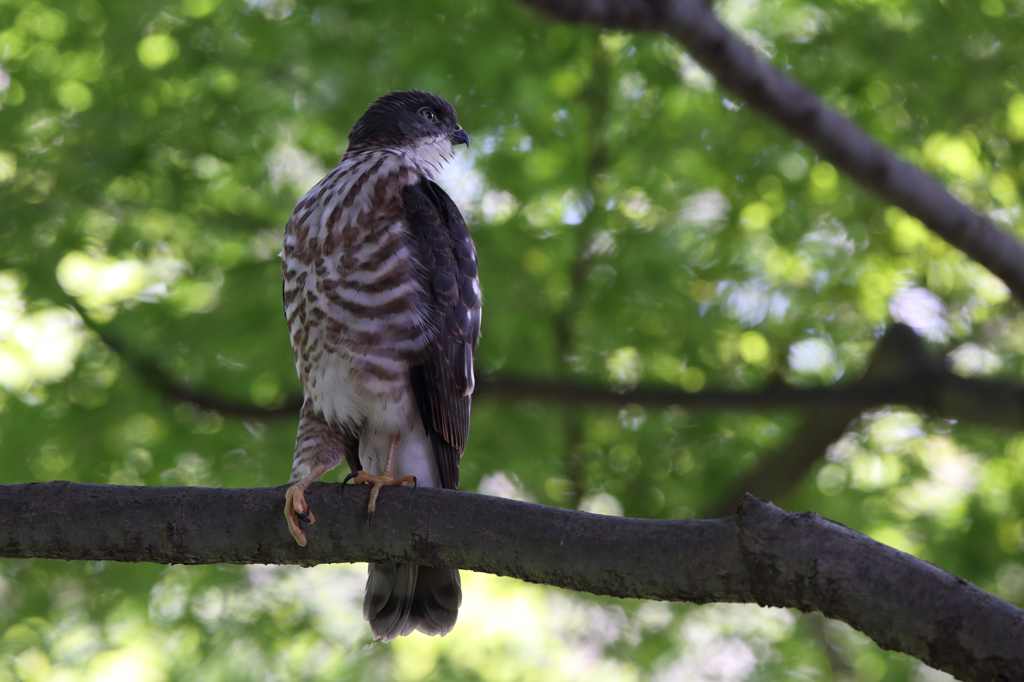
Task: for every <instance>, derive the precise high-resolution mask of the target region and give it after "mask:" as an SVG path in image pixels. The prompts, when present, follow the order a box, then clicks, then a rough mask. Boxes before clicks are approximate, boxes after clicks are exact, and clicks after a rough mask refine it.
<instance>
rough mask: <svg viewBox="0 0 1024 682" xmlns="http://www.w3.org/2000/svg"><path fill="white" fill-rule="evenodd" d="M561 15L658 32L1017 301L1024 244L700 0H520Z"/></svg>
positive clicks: (1023, 288)
mask: <svg viewBox="0 0 1024 682" xmlns="http://www.w3.org/2000/svg"><path fill="white" fill-rule="evenodd" d="M521 1H522V2H524V3H525V4H527V5H530V6H532V7H534V8H536V9H538V10H540V11H542V12H545V13H547V14H550V15H552V16H554V17H557V18H558V19H561V20H563V21H568V22H573V23H588V24H596V25H598V26H602V27H605V28H617V29H627V30H646V31H664V32H665V33H668V34H669V35H670V36H672V37H673V38H675V39H676V40H678V41H679V42H681V43H682V44H683V45H685V46H686V48H687V50H689V52H690V54H691V55H693V58H694V59H696V60H697V61H698V62H700V63H701V64H702V65H703V66H704V67H705V68H707V69H708V71H710V72H711V73H713V74H714V75H715V77H716V78H717V79H718V81H719V82H720V83H721V84H722V85H723V86H724V87H725V88H727V89H728V90H730V91H732V92H733V93H735V94H736V95H738V96H739V97H742V98H743V99H745V100H746V101H747V102H749V103H750V105H751V106H752V107H754V108H755V109H757V110H758V111H760V112H761V113H762V114H764V115H766V116H768V117H769V118H771V119H773V120H774V121H775V122H776V123H778V124H779V125H781V126H782V127H783V128H785V129H786V130H788V131H789V132H791V133H792V134H793V135H795V136H796V137H798V138H800V139H802V140H804V141H805V142H807V143H808V144H810V145H811V146H812V147H814V148H815V149H816V150H818V152H819V153H820V154H821V155H822V156H823V157H824V158H826V159H828V160H829V161H831V162H832V163H833V164H835V166H836V167H837V168H839V169H841V170H842V171H844V172H845V173H846V174H848V175H849V176H850V177H851V178H853V179H854V180H856V181H857V182H859V183H860V184H862V185H864V186H865V187H866V188H868V189H870V190H872V191H873V192H875V193H877V194H878V195H879V196H880V197H882V198H883V199H885V200H886V201H889V202H891V203H893V204H895V205H897V206H899V207H901V208H902V209H903V210H905V211H906V212H907V213H909V214H910V215H912V216H915V217H916V218H918V219H920V220H921V221H922V222H923V223H924V224H925V225H927V226H928V227H929V228H930V229H931V230H933V231H934V232H935V233H936V234H938V235H939V236H941V237H942V238H943V239H945V240H946V241H948V242H949V243H950V244H952V245H953V246H955V247H957V248H958V249H960V250H962V251H963V252H964V253H966V254H967V255H969V256H970V257H971V258H973V259H975V260H976V261H978V262H979V263H981V264H982V265H984V266H985V267H987V268H988V269H989V270H991V271H992V272H993V273H994V274H995V275H996V276H997V277H999V278H1001V279H1002V280H1003V281H1004V282H1005V283H1006V285H1007V286H1008V287H1009V288H1010V290H1011V291H1012V292H1013V294H1014V296H1015V297H1016V298H1017V300H1018V301H1021V302H1024V246H1022V245H1021V244H1020V242H1018V241H1017V240H1016V239H1014V238H1013V237H1012V236H1010V235H1009V234H1006V233H1004V232H1002V231H1000V230H999V229H997V228H996V227H995V226H994V225H993V224H992V222H991V221H989V220H988V219H987V218H984V217H982V216H979V215H978V214H976V213H974V211H972V210H971V209H970V208H969V207H967V206H966V205H964V204H962V203H960V202H959V201H957V200H956V199H955V198H954V197H953V195H951V194H950V193H949V192H948V191H946V189H945V188H944V187H942V185H940V184H939V183H938V182H936V181H935V180H934V179H932V178H931V177H929V176H927V175H925V174H924V173H923V172H921V170H920V169H918V168H917V167H916V166H913V165H911V164H909V163H906V162H905V161H901V160H900V159H898V158H896V157H895V156H894V155H893V154H891V153H889V152H887V151H886V150H885V149H883V148H882V147H881V146H880V145H879V144H878V143H876V142H875V141H874V140H872V139H871V138H870V137H869V136H868V135H867V134H866V133H865V132H864V131H863V130H861V129H860V128H859V127H858V126H857V125H856V124H854V123H853V122H851V121H849V120H847V119H845V118H844V117H843V116H841V115H840V114H839V113H837V112H835V111H833V110H832V109H830V108H828V107H826V106H825V105H824V104H823V103H822V102H821V101H820V100H818V99H817V98H816V97H815V96H814V95H812V94H811V93H809V92H808V91H806V90H804V89H803V88H802V87H800V86H799V85H797V84H796V83H795V82H793V81H791V80H789V79H787V78H786V77H785V76H783V75H782V74H781V73H779V72H778V71H776V70H775V69H773V68H772V67H771V66H769V65H767V64H764V63H762V62H760V61H758V59H757V57H756V56H755V55H754V52H753V51H752V50H751V49H750V48H749V47H747V46H746V45H745V44H744V43H743V42H742V41H741V40H740V39H739V38H737V37H736V36H734V35H733V34H732V33H730V32H729V30H728V29H727V28H726V27H725V26H724V25H723V24H722V23H721V22H719V21H718V19H717V18H716V17H715V15H714V13H713V12H712V11H711V8H710V7H708V6H707V5H706V4H704V3H703V2H701V1H700V0H614V1H612V0H521Z"/></svg>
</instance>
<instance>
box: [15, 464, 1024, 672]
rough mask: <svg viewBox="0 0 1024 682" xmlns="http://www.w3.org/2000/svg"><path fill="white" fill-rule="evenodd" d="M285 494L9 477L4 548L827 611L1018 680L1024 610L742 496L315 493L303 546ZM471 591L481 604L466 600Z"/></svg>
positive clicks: (963, 666) (915, 651) (952, 668)
mask: <svg viewBox="0 0 1024 682" xmlns="http://www.w3.org/2000/svg"><path fill="white" fill-rule="evenodd" d="M283 499H284V489H283V487H278V488H250V489H215V488H161V487H136V486H109V485H88V484H79V483H67V482H63V481H60V482H54V483H36V484H27V485H7V486H0V556H3V557H17V558H26V557H39V558H54V559H66V560H111V561H134V562H138V561H148V562H156V563H180V564H202V563H215V562H218V563H239V564H249V563H276V564H301V565H305V566H309V565H313V564H318V563H325V562H332V563H334V562H356V561H401V562H412V563H417V564H422V565H428V566H453V567H458V568H467V569H471V570H475V571H483V572H486V573H493V574H496V575H504V576H512V577H515V578H520V579H522V580H527V581H530V582H536V583H543V584H547V585H555V586H557V587H563V588H567V589H571V590H577V591H583V592H591V593H594V594H604V595H611V596H616V597H633V598H640V599H662V600H671V601H687V602H694V603H708V602H738V603H757V604H761V605H763V606H779V607H792V608H797V609H800V610H802V611H820V612H822V613H824V614H825V615H827V616H829V617H832V618H838V619H840V620H843V621H846V622H847V623H849V624H850V625H852V626H853V627H855V628H857V629H859V630H861V631H862V632H864V633H865V634H867V635H868V636H870V637H871V638H873V639H874V640H875V641H876V642H877V643H878V644H879V645H880V646H882V647H884V648H887V649H893V650H898V651H903V652H905V653H908V654H910V655H912V656H915V657H917V658H919V659H920V660H922V661H924V662H925V663H927V664H928V665H931V666H933V667H936V668H939V669H941V670H945V671H947V672H950V673H952V674H954V675H957V676H958V677H959V678H960V679H963V680H993V679H1005V680H1020V679H1024V611H1021V610H1020V609H1018V608H1016V607H1015V606H1012V605H1010V604H1007V603H1006V602H1003V601H1001V600H999V599H997V598H995V597H993V596H992V595H990V594H988V593H986V592H984V591H982V590H980V589H978V588H977V587H975V586H974V585H971V584H970V583H968V582H966V581H964V580H961V579H959V578H957V577H956V576H954V575H951V574H949V573H946V572H945V571H942V570H940V569H938V568H936V567H935V566H933V565H931V564H929V563H926V562H924V561H920V560H918V559H915V558H914V557H911V556H909V555H906V554H903V553H902V552H899V551H897V550H895V549H892V548H890V547H886V546H885V545H882V544H879V543H877V542H875V541H873V540H871V539H870V538H867V537H865V536H863V535H861V534H859V533H856V532H854V531H852V530H850V529H848V528H846V527H844V526H841V525H839V524H837V523H834V522H832V521H828V520H827V519H822V518H820V517H818V516H817V515H815V514H792V513H786V512H783V511H781V510H779V509H778V508H776V507H774V506H773V505H771V504H769V503H766V502H764V501H762V500H759V499H757V498H754V497H752V496H747V497H745V498H744V499H743V501H742V503H741V505H740V507H739V509H738V510H737V512H736V513H735V514H734V515H733V516H731V517H729V518H723V519H716V520H711V521H651V520H642V519H622V518H615V517H607V516H598V515H595V514H587V513H585V512H577V511H569V510H565V509H557V508H554V507H544V506H541V505H537V504H529V503H525V502H517V501H514V500H506V499H501V498H497V497H488V496H485V495H474V494H471V493H464V492H457V491H452V490H439V489H432V488H422V489H419V490H416V491H410V490H405V489H396V488H385V489H384V490H383V491H382V493H381V501H382V504H380V505H379V510H378V511H377V513H376V515H374V517H373V526H372V527H371V528H367V525H366V519H365V514H366V506H365V505H366V490H365V489H349V490H347V491H346V493H345V494H341V486H339V485H338V484H326V483H321V484H313V485H312V486H311V487H310V488H309V491H308V492H307V500H308V501H309V503H310V507H311V508H313V509H314V510H315V511H316V517H317V519H318V521H317V523H316V525H313V526H309V527H307V530H306V532H307V535H308V537H309V546H308V547H306V548H301V547H299V546H298V545H296V544H295V542H294V540H292V538H291V536H290V535H289V534H288V530H287V528H286V526H285V523H284V520H283V519H282V514H281V509H282V503H283ZM468 598H472V597H471V596H468Z"/></svg>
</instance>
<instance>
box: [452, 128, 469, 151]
mask: <svg viewBox="0 0 1024 682" xmlns="http://www.w3.org/2000/svg"><path fill="white" fill-rule="evenodd" d="M448 139H449V140H451V141H452V144H453V145H456V144H464V145H466V146H467V147H468V146H469V135H467V134H466V131H465V130H463V129H462V126H460V125H458V124H456V125H455V130H453V131H452V134H451V135H449V136H448Z"/></svg>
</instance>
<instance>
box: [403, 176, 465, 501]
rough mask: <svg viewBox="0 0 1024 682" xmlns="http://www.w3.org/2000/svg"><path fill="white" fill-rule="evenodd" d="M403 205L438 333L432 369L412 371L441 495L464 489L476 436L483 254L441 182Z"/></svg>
mask: <svg viewBox="0 0 1024 682" xmlns="http://www.w3.org/2000/svg"><path fill="white" fill-rule="evenodd" d="M402 201H403V206H404V208H405V214H406V221H407V224H408V227H409V231H410V233H411V235H412V240H413V243H414V244H415V246H416V255H417V259H418V261H419V265H420V277H421V281H422V283H423V285H424V287H423V288H424V292H425V295H426V299H427V300H426V301H425V303H426V305H427V306H428V308H429V311H428V314H427V317H428V319H429V320H430V321H431V325H432V327H433V329H432V330H431V331H432V334H431V343H430V345H429V346H428V348H427V350H426V354H425V357H424V361H423V362H422V363H421V364H419V365H417V366H415V367H413V368H412V370H411V382H412V389H413V394H414V395H415V396H416V404H417V405H418V406H419V410H420V417H421V418H422V419H423V426H424V428H426V430H427V433H428V434H429V435H430V441H431V444H432V445H433V448H434V457H435V459H436V460H437V469H438V472H439V473H440V476H441V487H443V488H458V487H459V458H461V457H462V453H463V451H465V449H466V438H467V436H468V435H469V408H470V395H471V394H472V393H473V385H474V379H473V353H474V352H475V351H476V343H477V340H478V339H479V338H480V286H479V281H478V279H477V269H476V249H475V248H474V247H473V240H472V239H471V238H470V236H469V228H468V227H466V221H465V220H463V218H462V214H460V213H459V209H458V208H457V207H456V206H455V203H454V202H453V201H452V200H451V198H450V197H449V196H448V195H447V194H445V192H444V190H442V189H441V188H440V187H438V186H437V185H436V184H434V183H433V182H431V181H429V180H422V181H420V182H419V183H418V184H415V185H410V186H408V187H406V188H405V189H404V190H403V192H402Z"/></svg>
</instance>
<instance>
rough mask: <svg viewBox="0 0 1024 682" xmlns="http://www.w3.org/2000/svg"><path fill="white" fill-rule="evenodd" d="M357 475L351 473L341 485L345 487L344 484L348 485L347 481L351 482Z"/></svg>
mask: <svg viewBox="0 0 1024 682" xmlns="http://www.w3.org/2000/svg"><path fill="white" fill-rule="evenodd" d="M358 475H359V474H358V473H356V472H354V471H353V472H352V473H351V474H349V475H348V476H346V477H345V480H344V481H342V482H341V484H342V485H345V484H346V483H348V482H349V481H351V480H352V479H353V478H355V477H356V476H358Z"/></svg>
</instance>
